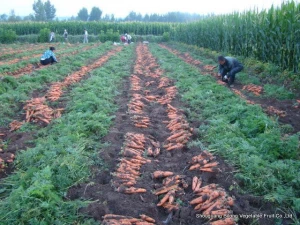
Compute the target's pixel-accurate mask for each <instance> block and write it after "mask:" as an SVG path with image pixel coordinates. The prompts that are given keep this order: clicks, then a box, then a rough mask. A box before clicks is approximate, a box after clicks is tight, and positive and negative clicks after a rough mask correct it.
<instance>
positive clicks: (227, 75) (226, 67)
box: [218, 56, 244, 87]
mask: <svg viewBox="0 0 300 225" xmlns="http://www.w3.org/2000/svg"><path fill="white" fill-rule="evenodd" d="M218 62H219V76H221V77H222V81H223V82H226V83H228V85H229V86H230V87H233V83H234V80H235V75H236V74H237V73H238V72H240V71H242V70H243V69H244V66H243V65H242V64H241V63H240V62H239V61H238V60H237V59H235V58H233V57H228V56H226V57H224V56H219V57H218Z"/></svg>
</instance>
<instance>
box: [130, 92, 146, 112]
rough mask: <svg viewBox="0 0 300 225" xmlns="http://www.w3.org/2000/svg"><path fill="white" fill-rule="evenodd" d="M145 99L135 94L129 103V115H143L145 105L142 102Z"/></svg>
mask: <svg viewBox="0 0 300 225" xmlns="http://www.w3.org/2000/svg"><path fill="white" fill-rule="evenodd" d="M143 99H144V98H143V97H142V96H140V95H138V94H134V95H133V96H132V98H131V101H130V102H129V103H128V112H129V114H143V113H144V111H143V110H144V108H145V104H144V103H143V102H142V100H143Z"/></svg>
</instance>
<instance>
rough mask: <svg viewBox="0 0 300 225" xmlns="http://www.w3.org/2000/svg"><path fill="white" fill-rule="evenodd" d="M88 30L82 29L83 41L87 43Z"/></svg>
mask: <svg viewBox="0 0 300 225" xmlns="http://www.w3.org/2000/svg"><path fill="white" fill-rule="evenodd" d="M88 35H89V34H88V32H87V30H86V29H84V35H83V43H89V40H88Z"/></svg>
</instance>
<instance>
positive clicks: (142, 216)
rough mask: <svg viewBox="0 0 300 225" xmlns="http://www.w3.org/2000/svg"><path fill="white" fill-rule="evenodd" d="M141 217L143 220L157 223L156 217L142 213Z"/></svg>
mask: <svg viewBox="0 0 300 225" xmlns="http://www.w3.org/2000/svg"><path fill="white" fill-rule="evenodd" d="M140 217H141V219H142V220H145V221H146V222H149V223H155V219H153V218H151V217H150V216H147V215H145V214H142V215H140Z"/></svg>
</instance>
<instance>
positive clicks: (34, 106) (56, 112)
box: [10, 47, 122, 131]
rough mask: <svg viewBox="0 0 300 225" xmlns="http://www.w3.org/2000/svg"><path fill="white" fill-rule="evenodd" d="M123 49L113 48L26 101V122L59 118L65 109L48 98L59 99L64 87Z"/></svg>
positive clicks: (17, 125)
mask: <svg viewBox="0 0 300 225" xmlns="http://www.w3.org/2000/svg"><path fill="white" fill-rule="evenodd" d="M121 49H122V48H121V47H119V48H116V49H113V50H112V51H110V52H108V53H107V54H106V55H105V56H103V57H101V58H100V59H98V60H97V61H95V62H94V63H93V64H91V65H88V66H83V67H81V69H80V70H79V71H76V72H74V73H73V74H71V75H69V76H68V77H66V78H65V79H64V81H62V82H56V83H53V84H52V85H51V86H50V88H49V90H48V91H47V93H46V94H45V96H43V97H38V98H32V99H30V100H28V101H26V104H25V106H24V107H23V109H24V110H25V112H26V118H25V122H44V123H46V124H49V123H50V122H51V121H52V119H56V118H59V117H60V116H61V112H62V111H63V110H64V109H52V108H50V107H49V106H48V105H47V104H46V100H50V101H52V102H54V101H57V100H58V99H59V98H60V97H61V95H62V94H63V88H66V87H68V86H70V85H71V84H74V83H76V82H79V81H80V80H81V79H82V78H83V77H84V76H86V75H87V74H88V73H89V72H90V71H91V70H93V69H95V68H97V67H100V66H101V65H103V64H104V63H105V62H107V60H108V59H109V58H110V57H111V56H112V55H114V54H115V53H117V52H119V51H121ZM23 123H24V122H18V121H13V122H12V123H11V124H10V127H11V131H14V130H17V129H19V128H20V127H21V125H22V124H23Z"/></svg>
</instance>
